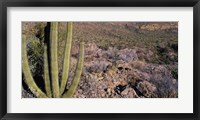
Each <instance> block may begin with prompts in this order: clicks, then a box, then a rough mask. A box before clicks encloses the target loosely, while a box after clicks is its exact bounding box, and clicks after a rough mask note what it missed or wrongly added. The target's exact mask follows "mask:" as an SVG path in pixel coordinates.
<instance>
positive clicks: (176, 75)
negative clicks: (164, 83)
mask: <svg viewBox="0 0 200 120" xmlns="http://www.w3.org/2000/svg"><path fill="white" fill-rule="evenodd" d="M171 74H172V76H173V78H174V79H176V80H178V68H174V69H172V71H171Z"/></svg>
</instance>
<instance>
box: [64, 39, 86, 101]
mask: <svg viewBox="0 0 200 120" xmlns="http://www.w3.org/2000/svg"><path fill="white" fill-rule="evenodd" d="M79 52H80V53H79V60H78V63H77V67H76V72H75V76H74V79H73V82H72V84H71V86H70V88H69V90H68V91H67V92H66V93H64V95H63V96H62V97H63V98H69V97H72V96H73V94H74V93H75V91H76V88H77V87H78V84H79V81H80V78H81V74H82V69H83V62H84V42H80V50H79Z"/></svg>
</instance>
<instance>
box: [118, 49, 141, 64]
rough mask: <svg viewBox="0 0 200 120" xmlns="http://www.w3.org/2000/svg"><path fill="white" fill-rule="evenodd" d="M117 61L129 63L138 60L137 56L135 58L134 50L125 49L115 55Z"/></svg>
mask: <svg viewBox="0 0 200 120" xmlns="http://www.w3.org/2000/svg"><path fill="white" fill-rule="evenodd" d="M117 59H118V60H123V61H126V62H131V61H133V60H138V56H137V53H136V50H134V49H128V48H126V49H123V50H120V51H119V52H118V53H117Z"/></svg>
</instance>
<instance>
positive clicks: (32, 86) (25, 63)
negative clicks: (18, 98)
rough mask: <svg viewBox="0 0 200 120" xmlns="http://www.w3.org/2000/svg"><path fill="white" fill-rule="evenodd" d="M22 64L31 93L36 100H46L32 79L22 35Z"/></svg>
mask: <svg viewBox="0 0 200 120" xmlns="http://www.w3.org/2000/svg"><path fill="white" fill-rule="evenodd" d="M22 62H23V63H22V64H23V65H22V71H23V74H24V77H25V82H26V84H27V85H28V87H29V89H30V90H31V92H32V93H33V94H34V95H35V96H36V97H38V98H47V96H46V94H45V93H43V92H42V90H40V88H39V87H38V86H37V85H36V83H35V81H34V79H33V77H32V74H31V70H30V67H29V64H28V58H27V52H26V35H22Z"/></svg>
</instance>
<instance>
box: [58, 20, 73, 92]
mask: <svg viewBox="0 0 200 120" xmlns="http://www.w3.org/2000/svg"><path fill="white" fill-rule="evenodd" d="M71 46H72V22H69V23H68V24H67V42H66V45H65V55H64V60H63V72H62V79H61V86H60V95H62V94H63V92H64V90H65V88H66V84H67V79H68V75H69V66H70V54H71Z"/></svg>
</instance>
